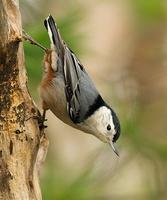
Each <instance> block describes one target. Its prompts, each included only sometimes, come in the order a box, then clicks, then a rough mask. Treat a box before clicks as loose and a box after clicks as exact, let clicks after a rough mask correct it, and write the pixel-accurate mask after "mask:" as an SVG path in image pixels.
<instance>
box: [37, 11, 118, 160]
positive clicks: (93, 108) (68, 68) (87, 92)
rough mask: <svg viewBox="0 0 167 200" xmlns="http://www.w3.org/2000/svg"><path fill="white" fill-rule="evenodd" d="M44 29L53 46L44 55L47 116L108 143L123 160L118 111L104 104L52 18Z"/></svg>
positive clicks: (42, 87)
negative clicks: (118, 146)
mask: <svg viewBox="0 0 167 200" xmlns="http://www.w3.org/2000/svg"><path fill="white" fill-rule="evenodd" d="M44 26H45V28H46V30H47V32H48V35H49V38H50V42H51V45H50V49H48V50H47V51H46V53H45V55H44V70H43V78H42V81H41V84H40V97H41V99H42V107H43V110H44V111H43V113H44V114H43V115H44V116H45V113H46V111H47V110H48V109H50V110H51V111H52V112H53V114H54V115H55V116H56V117H58V118H59V119H60V120H61V121H63V122H64V123H66V124H68V125H69V126H72V127H73V128H75V129H78V130H81V131H83V132H85V133H89V134H92V135H94V136H96V137H97V138H98V139H100V140H101V141H102V142H104V143H108V144H109V145H110V146H111V147H112V149H113V151H114V152H115V153H116V155H118V156H119V153H118V150H117V148H116V146H115V143H116V141H117V140H118V138H119V136H120V133H121V128H120V121H119V119H118V117H117V115H116V113H115V111H114V110H113V108H111V107H110V106H109V105H108V104H107V103H106V102H105V101H104V100H103V98H102V96H101V95H100V93H99V92H98V90H97V89H96V87H95V84H94V83H93V81H92V79H91V78H90V76H89V75H88V73H87V71H86V70H85V67H84V66H83V65H82V64H81V62H80V60H79V59H78V58H77V56H76V55H75V53H74V52H73V51H72V50H71V49H70V48H69V47H68V46H67V44H66V43H65V41H64V40H63V39H62V37H61V35H60V32H59V29H58V27H57V24H56V23H55V21H54V18H53V17H52V16H51V15H49V16H48V17H47V18H46V19H45V20H44ZM44 118H45V117H44Z"/></svg>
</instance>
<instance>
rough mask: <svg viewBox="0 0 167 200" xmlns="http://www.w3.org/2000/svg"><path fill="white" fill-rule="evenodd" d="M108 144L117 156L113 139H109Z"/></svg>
mask: <svg viewBox="0 0 167 200" xmlns="http://www.w3.org/2000/svg"><path fill="white" fill-rule="evenodd" d="M109 144H110V146H111V148H112V149H113V151H114V153H115V154H116V155H117V156H119V153H118V150H117V148H116V147H115V143H114V142H113V141H110V142H109Z"/></svg>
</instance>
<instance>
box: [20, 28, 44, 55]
mask: <svg viewBox="0 0 167 200" xmlns="http://www.w3.org/2000/svg"><path fill="white" fill-rule="evenodd" d="M23 39H24V40H27V41H29V42H30V44H33V45H36V46H38V47H40V48H41V49H42V50H44V51H45V52H47V51H48V49H47V48H45V47H44V46H42V45H41V44H39V43H38V42H37V41H35V40H34V39H33V38H32V37H31V36H30V35H28V34H27V33H26V32H25V31H24V30H23Z"/></svg>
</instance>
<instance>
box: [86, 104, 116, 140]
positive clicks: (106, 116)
mask: <svg viewBox="0 0 167 200" xmlns="http://www.w3.org/2000/svg"><path fill="white" fill-rule="evenodd" d="M85 123H86V125H87V129H89V130H87V131H88V132H90V133H92V134H93V135H95V136H96V137H98V138H99V139H100V140H102V141H103V142H107V143H108V142H109V141H112V139H113V137H114V135H115V134H116V131H115V127H114V123H113V117H112V115H111V110H110V109H109V108H107V107H106V106H103V107H101V108H99V109H98V110H97V111H96V112H95V113H94V114H93V115H92V116H91V117H89V118H88V119H87V120H86V121H85Z"/></svg>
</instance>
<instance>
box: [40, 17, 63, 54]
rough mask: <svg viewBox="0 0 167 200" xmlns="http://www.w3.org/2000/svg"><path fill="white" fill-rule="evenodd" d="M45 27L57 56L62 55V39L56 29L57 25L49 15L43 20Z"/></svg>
mask: <svg viewBox="0 0 167 200" xmlns="http://www.w3.org/2000/svg"><path fill="white" fill-rule="evenodd" d="M44 25H45V28H46V29H47V32H48V35H49V38H50V41H51V43H52V44H53V45H55V48H56V52H57V54H58V56H60V57H63V49H64V47H63V41H62V39H61V36H60V33H59V31H58V28H57V25H56V23H55V21H54V19H53V17H52V16H51V15H49V16H48V17H47V18H46V19H45V20H44Z"/></svg>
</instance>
